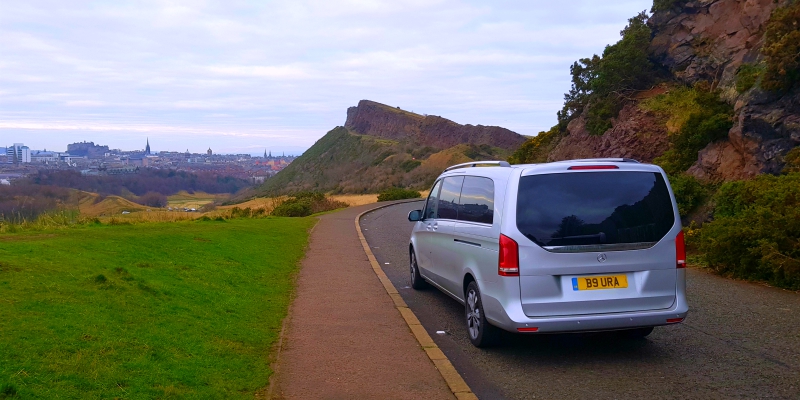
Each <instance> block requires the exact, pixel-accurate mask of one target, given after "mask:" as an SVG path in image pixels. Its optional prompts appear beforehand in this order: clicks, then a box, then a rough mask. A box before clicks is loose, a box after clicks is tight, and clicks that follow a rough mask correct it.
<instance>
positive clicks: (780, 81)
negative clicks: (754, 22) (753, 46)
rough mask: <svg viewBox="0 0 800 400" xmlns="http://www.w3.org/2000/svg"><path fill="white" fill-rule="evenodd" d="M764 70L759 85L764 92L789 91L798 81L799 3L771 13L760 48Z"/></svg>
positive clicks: (799, 74) (799, 50)
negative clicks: (762, 44) (765, 90)
mask: <svg viewBox="0 0 800 400" xmlns="http://www.w3.org/2000/svg"><path fill="white" fill-rule="evenodd" d="M761 54H763V55H764V60H765V61H766V70H765V71H764V78H763V80H762V82H761V86H762V87H763V88H764V89H767V90H773V91H781V90H785V91H788V90H792V89H793V88H794V87H796V86H797V85H798V82H800V1H793V2H791V3H790V4H789V5H788V6H786V7H782V8H778V9H776V10H775V11H773V13H772V15H771V16H770V18H769V21H768V22H767V31H766V34H765V35H764V47H763V48H762V49H761Z"/></svg>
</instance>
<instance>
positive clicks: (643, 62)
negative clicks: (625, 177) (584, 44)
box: [558, 12, 657, 135]
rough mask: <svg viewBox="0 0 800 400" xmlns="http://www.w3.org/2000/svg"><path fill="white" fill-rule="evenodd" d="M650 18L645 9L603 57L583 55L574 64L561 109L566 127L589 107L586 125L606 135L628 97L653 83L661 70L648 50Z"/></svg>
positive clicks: (597, 133) (592, 130)
mask: <svg viewBox="0 0 800 400" xmlns="http://www.w3.org/2000/svg"><path fill="white" fill-rule="evenodd" d="M647 19H648V16H647V14H646V13H645V12H641V13H639V15H637V16H635V17H633V18H631V19H629V20H628V25H627V26H626V27H625V29H623V30H622V32H620V34H621V35H622V39H620V41H619V42H617V43H615V44H613V45H610V46H606V48H605V50H604V51H603V56H602V57H598V56H597V55H595V56H593V57H592V58H582V59H580V60H578V61H577V62H575V63H574V64H573V65H572V67H570V72H571V74H572V88H571V89H570V91H569V93H567V94H565V95H564V108H563V109H562V110H561V111H559V112H558V122H559V126H560V128H561V129H562V130H564V129H566V126H567V123H569V121H570V120H571V119H572V118H574V117H576V116H578V115H580V114H581V113H582V112H583V110H584V109H585V108H586V107H589V108H588V114H587V123H586V127H587V129H588V130H589V132H590V133H592V134H595V135H602V134H603V133H604V132H605V131H606V130H608V128H610V127H611V118H614V117H616V116H617V114H618V113H619V110H620V109H621V108H622V104H623V102H624V101H625V99H627V98H628V97H629V96H630V95H631V94H633V92H635V91H637V90H642V89H646V88H648V87H649V86H650V85H652V84H653V82H654V81H655V77H656V76H657V74H656V70H655V67H654V65H653V63H652V62H651V61H650V59H649V58H648V54H647V49H648V47H649V46H650V36H651V33H652V32H651V30H650V27H649V26H647Z"/></svg>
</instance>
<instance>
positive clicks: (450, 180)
mask: <svg viewBox="0 0 800 400" xmlns="http://www.w3.org/2000/svg"><path fill="white" fill-rule="evenodd" d="M463 182H464V177H463V176H450V177H447V178H444V183H443V184H442V192H441V193H440V194H439V218H445V219H458V198H459V197H460V196H461V184H462V183H463Z"/></svg>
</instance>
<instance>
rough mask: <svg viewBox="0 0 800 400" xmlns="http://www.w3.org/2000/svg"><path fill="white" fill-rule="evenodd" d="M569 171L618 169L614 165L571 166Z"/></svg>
mask: <svg viewBox="0 0 800 400" xmlns="http://www.w3.org/2000/svg"><path fill="white" fill-rule="evenodd" d="M567 169H569V170H582V169H583V170H586V169H619V167H618V166H616V165H573V166H571V167H569V168H567Z"/></svg>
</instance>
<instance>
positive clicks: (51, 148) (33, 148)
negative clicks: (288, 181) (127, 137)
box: [0, 137, 302, 157]
mask: <svg viewBox="0 0 800 400" xmlns="http://www.w3.org/2000/svg"><path fill="white" fill-rule="evenodd" d="M82 142H87V143H88V142H93V143H94V144H95V145H99V146H108V148H109V149H110V150H120V151H123V152H134V151H142V152H145V151H146V150H147V147H148V145H150V153H151V154H157V153H160V152H185V151H187V150H188V151H189V152H190V153H193V154H205V153H206V151H207V150H208V149H209V148H211V147H206V148H204V149H199V150H196V151H193V150H192V149H191V148H186V149H159V148H157V147H155V146H153V145H152V143H151V141H150V138H149V137H148V138H146V139H145V145H144V146H141V148H138V147H135V148H121V147H115V146H112V145H109V144H107V143H102V142H97V141H93V140H78V141H72V142H69V143H66V144H64V146H63V147H60V148H57V147H54V146H49V147H48V146H44V147H36V146H32V145H30V144H29V143H27V142H21V141H18V140H17V141H13V143H12V142H10V143H5V142H2V143H0V151H5V150H6V148H7V147H9V146H10V145H13V144H22V145H24V146H25V147H27V148H29V149H30V150H31V151H53V152H61V153H66V152H67V146H68V145H70V144H73V143H82ZM195 147H198V146H195ZM199 147H203V146H199ZM211 150H213V151H214V154H249V155H251V156H254V157H263V156H264V153H265V152H266V153H270V154H272V156H274V157H281V156H286V157H289V156H300V155H301V154H302V152H297V153H291V152H286V151H282V150H281V151H276V150H272V149H269V148H262V149H261V151H255V152H225V151H218V150H216V149H214V148H211ZM273 153H274V154H273Z"/></svg>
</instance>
